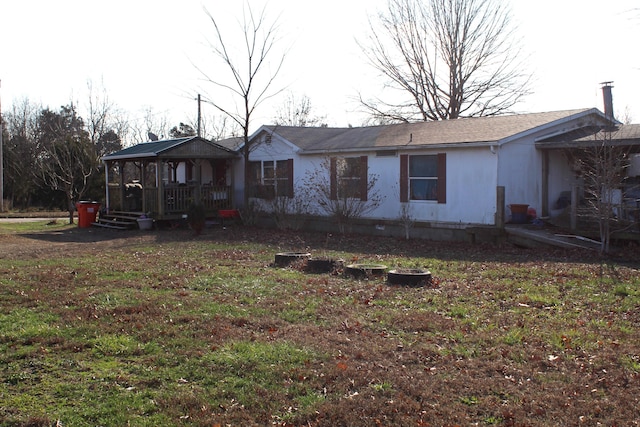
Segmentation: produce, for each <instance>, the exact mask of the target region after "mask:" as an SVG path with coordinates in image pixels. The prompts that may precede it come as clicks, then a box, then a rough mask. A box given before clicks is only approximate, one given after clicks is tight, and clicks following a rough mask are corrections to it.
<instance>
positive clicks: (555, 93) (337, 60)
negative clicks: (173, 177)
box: [0, 0, 640, 130]
mask: <svg viewBox="0 0 640 427" xmlns="http://www.w3.org/2000/svg"><path fill="white" fill-rule="evenodd" d="M267 3H268V9H267V10H268V17H269V18H270V19H276V18H277V19H278V21H279V23H280V28H279V35H280V37H281V39H280V41H279V42H278V44H277V48H278V49H280V50H281V51H284V50H285V49H286V50H288V53H287V56H286V62H285V65H284V68H283V72H282V73H281V75H280V78H279V79H278V80H277V81H276V86H277V87H285V86H286V87H287V88H288V90H290V91H292V92H293V93H294V94H295V95H296V96H301V95H306V96H308V97H309V98H310V100H311V103H312V106H313V109H314V113H315V114H316V115H321V116H326V122H327V123H328V124H329V125H330V126H348V125H354V126H357V125H360V124H361V122H362V120H363V117H362V115H361V114H359V113H358V112H357V110H358V106H357V104H356V103H354V101H353V98H354V97H355V96H356V94H357V93H358V92H361V93H363V94H364V95H366V96H374V95H375V94H376V88H379V87H380V85H381V84H382V83H383V82H382V80H380V79H379V78H377V76H376V73H375V72H374V70H373V69H372V68H371V67H370V66H368V65H367V64H366V61H365V59H364V58H363V56H362V54H361V52H360V49H359V48H358V45H357V43H356V39H359V40H362V41H364V40H365V38H366V35H367V29H368V25H367V20H368V17H369V16H372V15H374V14H375V13H376V12H377V11H378V10H380V9H381V8H383V7H384V5H385V4H386V0H323V1H321V2H318V1H305V0H269V1H268V2H267ZM509 3H510V4H511V8H512V12H513V13H512V18H513V20H514V22H515V23H516V24H517V32H518V34H519V35H520V36H521V37H522V38H523V41H524V43H523V47H524V49H525V51H526V52H528V53H529V58H528V64H529V66H530V67H531V72H533V74H534V78H535V81H534V85H533V89H534V94H533V95H531V96H530V97H529V98H527V101H526V102H525V103H523V104H520V105H519V106H518V110H519V111H521V112H538V111H552V110H562V109H568V108H583V107H597V108H599V109H601V110H602V99H601V92H600V84H599V83H600V82H603V81H613V82H614V83H613V85H614V89H613V99H614V110H615V113H616V115H617V116H618V118H622V115H623V114H624V113H625V110H627V109H628V111H629V114H630V115H631V117H632V119H633V121H634V122H635V123H640V56H638V55H637V48H636V43H637V41H638V40H640V11H638V10H637V9H638V8H639V7H640V6H638V3H637V0H609V1H601V0H536V1H527V0H518V1H511V2H509ZM250 4H251V6H252V8H254V9H262V7H263V5H264V4H265V1H264V0H250ZM241 5H242V2H241V1H240V0H233V1H231V0H204V1H202V0H181V1H156V0H109V1H88V0H56V1H51V0H21V1H17V0H15V1H6V2H2V5H1V6H0V80H1V85H2V86H1V89H0V96H1V101H2V109H3V111H8V109H9V108H10V107H11V105H12V104H13V103H14V102H16V101H19V100H21V99H24V98H28V99H29V100H30V101H31V102H32V103H37V104H42V105H43V106H45V107H46V106H48V107H51V108H53V109H58V108H59V107H60V106H61V105H65V104H68V103H69V102H70V101H71V100H73V101H74V102H77V103H78V104H79V105H82V104H83V103H85V102H86V101H85V99H86V93H87V82H88V81H92V82H93V84H94V86H104V87H105V88H106V90H107V92H108V94H109V99H110V101H111V102H113V103H115V104H116V105H118V106H119V107H120V108H121V109H123V110H126V111H128V112H129V113H130V114H131V116H132V117H133V118H135V117H136V116H142V115H143V110H145V109H147V108H152V109H153V111H154V112H155V113H156V114H158V115H164V116H166V117H167V118H168V120H169V122H170V124H171V125H175V124H177V123H178V122H180V121H189V120H192V119H193V118H195V115H196V111H197V105H196V102H195V100H194V97H195V94H197V93H202V95H203V97H209V98H211V97H213V96H218V95H217V94H216V91H215V90H214V89H213V87H212V86H211V85H210V84H209V85H208V84H207V83H206V82H204V81H203V79H202V75H201V74H200V72H199V71H198V70H197V69H196V67H195V65H197V66H198V67H201V68H203V69H204V70H206V71H207V72H208V73H211V74H212V75H214V76H215V75H216V74H217V73H219V72H220V73H223V72H226V71H227V70H224V69H214V68H212V67H211V66H210V63H211V60H212V53H211V49H210V48H209V47H208V42H207V39H211V38H212V37H213V27H212V24H211V21H210V20H209V19H208V17H207V16H206V14H205V13H204V8H206V9H207V10H209V11H210V12H211V13H212V14H213V15H214V16H215V17H216V18H217V19H219V20H220V22H222V23H223V24H224V25H231V24H233V25H235V22H234V19H235V18H233V16H238V13H239V12H240V10H241ZM634 8H635V9H636V10H635V11H634ZM231 28H233V29H234V30H235V29H236V27H235V26H234V27H231ZM280 53H281V52H274V56H279V55H280ZM217 100H220V99H217ZM281 101H282V99H281V98H280V99H278V98H275V99H274V100H273V103H274V104H273V105H269V104H265V106H264V107H263V108H262V109H261V110H260V111H259V113H258V115H257V116H256V117H255V121H254V122H253V126H252V128H253V129H252V130H255V129H257V128H258V127H259V126H260V125H261V124H264V123H270V122H271V121H272V119H273V117H274V114H273V108H272V107H274V106H277V105H278V104H281ZM223 102H224V100H223ZM207 108H209V111H207ZM203 109H204V112H205V114H212V113H213V111H211V110H212V109H211V108H210V107H207V106H206V105H203Z"/></svg>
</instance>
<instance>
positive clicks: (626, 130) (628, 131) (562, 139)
mask: <svg viewBox="0 0 640 427" xmlns="http://www.w3.org/2000/svg"><path fill="white" fill-rule="evenodd" d="M603 131H607V132H610V133H606V134H605V133H603ZM604 140H606V141H610V142H611V145H621V146H630V147H631V146H635V147H640V124H628V125H617V126H612V127H607V128H603V127H602V126H586V127H584V128H580V129H576V130H573V131H571V132H567V133H563V134H561V135H554V136H552V137H550V138H545V139H541V140H539V141H536V146H537V147H540V148H549V149H554V148H576V147H588V146H594V145H600V144H602V142H603V141H604ZM637 149H638V148H635V150H637Z"/></svg>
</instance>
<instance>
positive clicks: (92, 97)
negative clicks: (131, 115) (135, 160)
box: [86, 80, 123, 165]
mask: <svg viewBox="0 0 640 427" xmlns="http://www.w3.org/2000/svg"><path fill="white" fill-rule="evenodd" d="M87 89H88V91H89V92H88V101H87V115H86V117H87V121H86V128H87V132H88V133H89V138H90V139H91V143H92V144H93V145H94V146H95V147H96V156H97V164H98V165H100V159H101V158H102V156H104V155H106V154H109V153H113V152H115V151H118V150H120V149H122V141H121V136H120V135H119V133H118V130H121V126H122V125H121V123H122V121H123V120H122V118H121V117H120V116H121V115H120V114H119V112H118V109H117V107H116V106H115V105H114V104H113V103H112V102H111V101H110V100H109V95H108V94H107V90H106V89H105V87H104V86H102V85H101V86H100V88H98V89H96V88H94V84H93V82H92V81H91V80H89V81H88V82H87Z"/></svg>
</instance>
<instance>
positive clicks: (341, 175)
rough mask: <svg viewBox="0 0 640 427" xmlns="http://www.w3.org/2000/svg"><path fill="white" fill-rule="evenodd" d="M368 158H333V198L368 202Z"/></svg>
mask: <svg viewBox="0 0 640 427" xmlns="http://www.w3.org/2000/svg"><path fill="white" fill-rule="evenodd" d="M367 159H368V158H367V156H361V157H340V158H336V157H332V158H331V198H332V199H334V200H335V199H338V198H340V199H345V198H351V199H360V200H367V173H368V166H367Z"/></svg>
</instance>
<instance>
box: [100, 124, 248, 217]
mask: <svg viewBox="0 0 640 427" xmlns="http://www.w3.org/2000/svg"><path fill="white" fill-rule="evenodd" d="M234 141H235V138H234V139H232V140H225V141H224V142H225V143H227V144H226V145H221V144H219V143H214V142H211V141H208V140H206V139H204V138H201V137H198V136H192V137H185V138H175V139H167V140H159V141H150V142H145V143H142V144H138V145H134V146H132V147H128V148H125V149H123V150H121V151H118V152H115V153H112V154H109V155H107V156H104V157H103V158H102V160H103V162H104V163H105V165H106V167H105V180H106V195H105V196H106V197H105V204H106V211H107V213H113V212H122V213H128V214H134V215H135V214H139V215H142V214H146V215H151V216H153V218H154V219H156V220H175V219H180V218H183V216H184V215H185V214H186V212H187V210H188V208H189V206H190V204H191V203H200V204H202V205H203V206H204V208H205V212H206V215H207V216H215V215H217V214H218V211H219V210H224V209H232V208H233V206H234V200H233V199H234V195H233V179H234V173H233V168H234V165H235V164H236V163H237V162H234V159H237V160H239V159H240V156H239V155H238V153H237V152H236V151H235V150H233V149H232V148H229V147H230V146H233V144H234Z"/></svg>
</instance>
